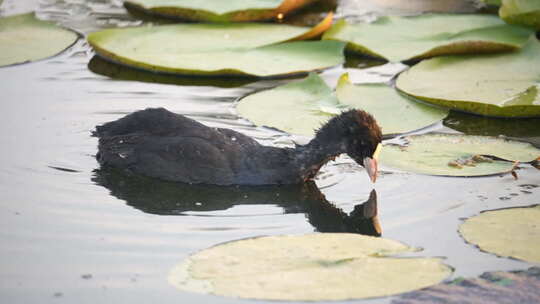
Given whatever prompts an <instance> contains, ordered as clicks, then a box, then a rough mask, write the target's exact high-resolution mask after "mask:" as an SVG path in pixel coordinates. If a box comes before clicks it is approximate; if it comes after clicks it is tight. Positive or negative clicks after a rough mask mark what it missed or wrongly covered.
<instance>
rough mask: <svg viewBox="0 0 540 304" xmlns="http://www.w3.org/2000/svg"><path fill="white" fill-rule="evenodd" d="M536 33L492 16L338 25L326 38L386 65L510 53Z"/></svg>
mask: <svg viewBox="0 0 540 304" xmlns="http://www.w3.org/2000/svg"><path fill="white" fill-rule="evenodd" d="M531 34H532V31H531V30H529V29H526V28H522V27H520V26H513V25H508V24H506V23H504V22H503V21H502V20H500V19H499V18H498V17H496V16H490V15H471V14H469V15H451V14H426V15H420V16H414V17H397V16H392V17H381V18H379V19H377V20H376V21H375V22H373V23H359V24H350V23H348V22H347V21H345V20H340V21H338V22H337V23H336V24H334V25H333V26H332V28H330V29H329V30H328V31H327V32H326V33H325V34H324V35H323V39H331V40H338V41H343V42H347V43H348V44H347V49H348V50H349V51H351V52H355V53H361V54H365V55H368V56H373V57H377V58H384V59H386V60H388V61H408V60H418V59H424V58H429V57H435V56H441V55H451V54H471V53H472V54H478V53H498V52H509V51H515V50H517V49H519V48H520V47H521V46H522V45H524V44H525V43H526V42H527V39H528V38H529V36H530V35H531Z"/></svg>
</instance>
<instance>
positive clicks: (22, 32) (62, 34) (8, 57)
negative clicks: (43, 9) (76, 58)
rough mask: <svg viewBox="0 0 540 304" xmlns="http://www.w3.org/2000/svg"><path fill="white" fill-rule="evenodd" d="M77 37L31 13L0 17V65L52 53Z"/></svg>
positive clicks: (57, 51)
mask: <svg viewBox="0 0 540 304" xmlns="http://www.w3.org/2000/svg"><path fill="white" fill-rule="evenodd" d="M77 39H78V36H77V34H76V33H74V32H72V31H70V30H67V29H64V28H61V27H59V26H57V25H56V24H54V23H52V22H48V21H42V20H38V19H36V18H35V16H34V14H33V13H29V14H22V15H15V16H10V17H4V18H0V66H5V65H11V64H18V63H24V62H29V61H34V60H39V59H44V58H47V57H51V56H54V55H56V54H58V53H60V52H62V51H63V50H65V49H67V48H68V47H70V46H71V45H72V44H73V43H75V41H77Z"/></svg>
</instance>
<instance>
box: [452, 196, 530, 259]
mask: <svg viewBox="0 0 540 304" xmlns="http://www.w3.org/2000/svg"><path fill="white" fill-rule="evenodd" d="M539 218H540V206H535V207H528V208H510V209H500V210H494V211H487V212H482V213H481V214H480V215H477V216H474V217H472V218H469V219H467V220H466V221H465V222H464V223H463V224H462V225H461V226H460V228H459V232H460V233H461V235H462V236H463V238H465V240H466V241H467V242H469V243H471V244H474V245H477V246H478V247H480V249H482V250H484V251H487V252H491V253H494V254H496V255H499V256H504V257H512V258H516V259H520V260H524V261H527V262H532V263H540V225H539V224H538V223H539V222H538V221H539V220H538V219H539Z"/></svg>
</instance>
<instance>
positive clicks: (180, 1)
mask: <svg viewBox="0 0 540 304" xmlns="http://www.w3.org/2000/svg"><path fill="white" fill-rule="evenodd" d="M311 2H314V0H251V1H245V0H229V1H223V0H203V1H200V0H129V1H126V2H125V3H126V5H127V6H128V7H129V6H133V7H135V8H137V9H140V10H144V11H146V12H148V13H153V14H157V15H162V16H167V17H177V18H181V19H186V20H194V21H211V22H230V21H236V22H238V21H256V20H266V19H272V18H279V17H278V15H279V14H287V13H289V12H291V11H294V10H296V9H298V8H301V7H303V6H306V5H307V4H310V3H311Z"/></svg>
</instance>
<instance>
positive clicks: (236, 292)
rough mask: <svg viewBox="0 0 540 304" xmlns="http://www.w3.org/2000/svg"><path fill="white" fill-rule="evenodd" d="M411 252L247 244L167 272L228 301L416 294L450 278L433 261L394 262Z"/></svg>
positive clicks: (177, 281) (324, 238)
mask: <svg viewBox="0 0 540 304" xmlns="http://www.w3.org/2000/svg"><path fill="white" fill-rule="evenodd" d="M411 251H412V252H414V251H417V250H416V249H414V248H411V247H409V246H407V245H404V244H402V243H399V242H397V241H393V240H389V239H382V238H375V237H369V236H362V235H357V234H348V233H319V234H307V235H282V236H269V237H259V238H251V239H244V240H239V241H233V242H228V243H224V244H220V245H217V246H214V247H211V248H209V249H206V250H203V251H200V252H198V253H195V254H193V255H192V256H190V257H189V258H188V259H187V260H186V261H184V262H182V263H181V264H179V265H178V266H176V267H175V268H174V269H173V270H172V271H171V272H170V274H169V283H171V284H172V285H173V286H175V287H177V288H178V289H181V290H184V291H191V292H199V293H210V294H215V295H220V296H227V297H240V298H249V299H260V300H283V301H323V300H325V301H333V300H346V299H361V298H371V297H382V296H388V295H393V294H398V293H402V292H406V291H411V290H415V289H420V288H423V287H427V286H430V285H433V284H436V283H438V282H440V281H442V280H443V279H445V278H446V277H448V276H449V275H450V274H451V272H452V270H451V268H450V267H448V266H446V265H445V264H443V263H442V262H441V260H440V259H438V258H420V257H416V258H399V257H392V256H393V255H396V254H400V253H405V252H411ZM261 286H264V288H261Z"/></svg>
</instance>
